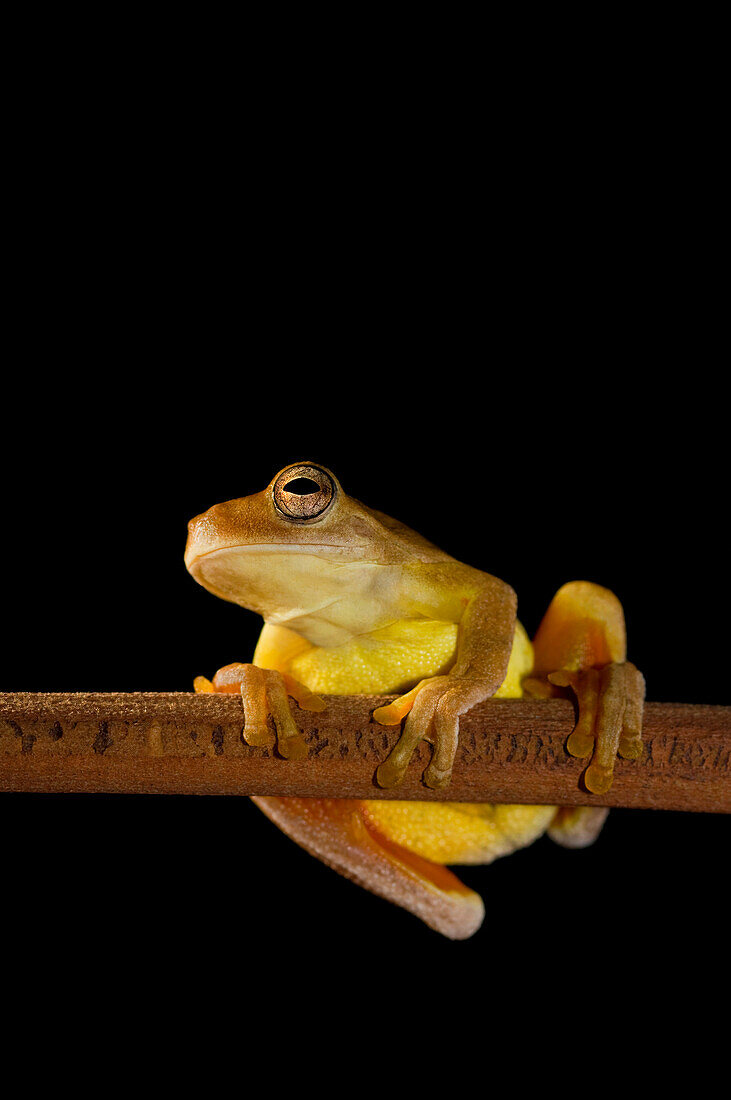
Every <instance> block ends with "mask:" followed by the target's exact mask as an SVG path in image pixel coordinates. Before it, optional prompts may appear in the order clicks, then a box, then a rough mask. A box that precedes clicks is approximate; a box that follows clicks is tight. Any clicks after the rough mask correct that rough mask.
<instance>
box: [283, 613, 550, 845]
mask: <svg viewBox="0 0 731 1100" xmlns="http://www.w3.org/2000/svg"><path fill="white" fill-rule="evenodd" d="M457 631H458V628H457V626H456V624H454V623H445V622H433V621H429V620H424V621H414V622H398V623H393V624H391V625H390V626H388V627H384V628H383V629H381V630H378V631H375V632H374V633H373V634H370V635H367V636H364V637H361V638H357V639H354V640H352V641H350V642H348V643H346V644H345V645H342V646H335V647H332V648H327V649H326V648H318V647H308V648H307V649H305V651H304V652H300V653H296V654H293V656H292V658H291V660H290V661H288V669H287V671H289V672H290V673H291V674H292V676H294V677H295V678H296V679H297V680H299V681H300V682H301V683H303V684H305V685H306V686H307V687H308V688H309V689H310V690H311V691H314V692H315V693H316V694H323V695H350V694H391V693H394V692H403V691H407V690H408V689H409V688H411V687H413V686H414V684H415V683H418V681H419V680H422V679H424V678H425V677H427V676H437V675H440V674H442V673H446V672H448V671H449V669H450V668H451V666H452V665H453V664H454V658H455V651H456V646H457ZM532 667H533V648H532V646H531V643H530V640H529V638H528V635H527V634H526V632H525V630H524V629H523V627H522V625H521V624H520V623H518V624H517V625H516V630H515V638H514V641H513V650H512V653H511V656H510V663H509V665H508V671H507V675H506V677H505V680H504V681H503V683H502V684H501V686H500V688H499V689H498V690H497V692H496V693H495V697H496V698H502V699H517V698H520V696H521V695H522V693H523V692H522V687H521V683H522V681H523V679H524V677H525V676H527V675H528V673H529V672H530V671H531V669H532ZM363 806H364V807H365V808H366V813H367V814H368V817H369V819H370V822H371V825H372V826H373V828H374V829H376V830H377V831H380V832H383V833H384V834H385V835H387V836H388V837H389V838H390V839H391V840H394V841H396V842H397V843H398V844H400V845H402V846H403V847H405V848H407V849H409V850H410V851H412V852H416V853H417V854H418V855H420V856H423V857H424V858H426V859H430V860H432V861H433V862H436V863H489V862H490V861H491V860H493V859H496V858H497V857H498V856H502V855H507V854H508V853H509V852H512V851H514V850H515V849H516V848H520V847H524V846H525V845H526V844H530V843H531V842H532V841H533V840H535V839H536V837H538V836H540V835H541V833H543V832H544V831H545V829H546V828H547V826H548V824H549V823H550V821H551V818H552V817H553V815H554V813H555V807H553V806H513V805H504V806H503V805H492V804H479V805H478V804H472V803H464V802H397V801H393V802H392V801H387V800H385V799H379V800H373V801H368V802H365V803H363Z"/></svg>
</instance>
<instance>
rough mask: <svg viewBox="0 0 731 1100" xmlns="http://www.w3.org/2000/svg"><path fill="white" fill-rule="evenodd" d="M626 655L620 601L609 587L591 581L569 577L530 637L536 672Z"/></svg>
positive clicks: (581, 666)
mask: <svg viewBox="0 0 731 1100" xmlns="http://www.w3.org/2000/svg"><path fill="white" fill-rule="evenodd" d="M626 655H627V634H626V630H625V624H624V611H623V610H622V605H621V603H620V602H619V600H618V599H617V597H616V596H615V595H614V593H613V592H610V591H609V589H608V588H602V587H601V586H600V585H598V584H592V583H591V582H590V581H570V582H569V584H565V585H564V586H563V587H562V588H560V589H559V590H558V592H557V593H556V595H555V596H554V597H553V599H552V600H551V603H550V604H549V607H548V610H547V611H546V614H545V615H544V616H543V620H542V622H541V625H540V626H539V627H538V630H537V632H536V636H535V638H534V639H533V661H534V666H533V667H534V671H535V672H536V673H548V672H555V671H556V670H557V669H560V668H567V669H571V670H572V671H574V672H578V671H580V670H581V669H585V668H594V667H597V668H598V667H600V666H601V665H608V664H611V663H612V662H613V661H624V660H626Z"/></svg>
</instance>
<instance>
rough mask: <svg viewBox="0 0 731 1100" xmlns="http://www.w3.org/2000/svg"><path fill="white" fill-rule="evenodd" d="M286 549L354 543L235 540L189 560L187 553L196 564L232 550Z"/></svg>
mask: <svg viewBox="0 0 731 1100" xmlns="http://www.w3.org/2000/svg"><path fill="white" fill-rule="evenodd" d="M273 549H278V550H280V551H281V550H284V552H285V553H289V554H305V553H307V551H308V550H349V549H352V545H350V546H348V545H347V544H346V543H344V542H343V543H341V542H337V543H335V542H310V543H302V544H297V543H294V544H293V543H291V542H253V543H252V542H234V543H232V544H231V545H230V546H218V547H216V549H215V550H206V551H205V553H203V554H196V555H195V557H193V558H191V559H190V561H189V562H188V558H187V555H186V562H188V564H190V565H195V563H196V562H199V561H203V559H204V558H210V557H213V556H214V555H215V554H225V553H227V552H228V551H230V550H243V551H254V550H273Z"/></svg>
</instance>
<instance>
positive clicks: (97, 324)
mask: <svg viewBox="0 0 731 1100" xmlns="http://www.w3.org/2000/svg"><path fill="white" fill-rule="evenodd" d="M113 198H114V201H113V203H112V204H111V205H110V204H109V203H105V202H103V201H102V202H98V200H95V199H94V198H93V197H92V196H87V202H88V203H89V204H90V206H88V207H86V208H85V213H84V215H83V217H82V216H81V215H80V213H79V211H78V210H77V209H76V208H75V207H73V206H72V207H71V213H72V215H73V216H72V217H71V218H70V219H69V218H65V219H64V218H61V217H60V216H59V211H58V210H56V211H55V212H54V211H51V212H50V213H48V212H47V211H46V212H45V213H44V212H43V211H41V212H39V217H38V221H37V223H36V226H35V229H34V231H33V233H32V234H31V247H29V248H28V249H27V250H25V251H24V252H23V253H22V255H21V256H19V258H18V276H17V280H16V289H15V291H14V294H13V302H12V306H13V309H14V310H15V317H14V322H13V325H14V337H15V340H14V350H13V352H12V357H11V359H10V369H9V370H8V372H7V374H6V379H5V382H4V387H5V392H4V394H3V408H2V422H3V432H2V439H1V441H0V446H2V450H3V493H4V505H3V513H4V520H3V524H2V539H1V542H0V547H1V550H2V563H1V564H2V576H3V585H4V591H3V616H2V621H3V656H2V666H1V667H0V679H1V683H0V687H1V688H2V690H5V691H15V690H29V691H45V690H52V691H62V690H101V691H113V690H121V691H135V690H146V691H155V690H177V691H181V690H189V689H190V688H191V686H192V681H193V677H194V676H195V675H196V674H198V673H203V674H206V675H209V676H210V675H211V674H212V673H213V672H214V671H215V669H216V668H218V667H219V666H221V665H223V664H226V663H228V662H230V661H233V660H246V659H248V658H249V657H250V655H251V653H252V650H253V646H254V643H255V640H256V636H257V633H258V629H259V622H258V620H257V619H256V617H255V616H254V615H253V614H249V613H247V612H245V611H243V610H241V609H239V608H237V607H235V606H233V605H229V604H225V603H223V602H221V601H218V600H216V599H215V598H214V597H213V596H211V595H210V594H208V593H207V592H205V591H204V590H203V589H202V588H200V587H198V586H197V585H196V584H195V583H194V582H193V581H192V579H191V578H190V577H189V576H188V574H187V573H186V571H185V569H184V566H183V561H182V554H183V546H184V542H185V531H186V521H187V520H188V519H189V518H190V517H191V516H193V515H195V514H196V513H198V512H200V511H202V510H204V509H205V508H207V507H208V506H209V505H210V504H212V503H214V502H216V501H220V500H225V499H229V498H231V497H235V496H240V495H245V494H247V493H249V492H252V491H256V490H259V489H260V488H263V487H264V486H265V485H266V484H267V482H268V481H269V480H270V478H271V477H272V476H273V474H274V473H275V472H276V471H277V470H278V469H279V468H280V467H282V466H283V465H285V464H286V463H288V462H290V461H294V460H297V459H301V458H311V459H314V460H316V461H320V462H323V463H325V464H326V465H328V466H330V467H331V468H332V469H333V470H334V471H335V472H336V474H337V475H338V477H339V479H340V480H341V482H342V484H343V487H344V489H345V491H346V492H348V493H350V494H352V495H354V496H356V497H358V498H359V499H361V500H363V501H364V502H365V503H367V504H369V505H371V506H373V507H375V508H378V509H380V510H382V511H385V512H387V513H390V514H392V515H394V516H396V517H398V518H399V519H401V520H402V521H404V522H406V523H408V524H409V525H411V526H413V527H414V528H415V529H416V530H418V531H420V532H421V533H423V534H424V535H426V536H427V537H429V538H430V539H432V540H433V541H435V542H436V543H438V544H439V545H441V546H442V547H443V548H444V549H445V550H447V551H448V552H449V553H450V554H452V555H454V556H456V557H458V558H460V559H463V560H465V561H467V562H470V563H471V564H474V565H475V566H478V567H480V568H482V569H485V570H487V571H489V572H492V573H494V574H496V575H498V576H500V577H502V578H503V579H505V580H506V581H508V582H510V584H512V585H513V587H514V588H515V589H516V591H517V592H518V597H519V614H520V617H521V619H522V621H523V622H524V624H525V626H526V627H527V628H528V630H529V631H532V630H534V629H535V627H536V626H537V624H538V622H539V620H540V617H541V615H542V613H543V611H544V610H545V608H546V606H547V604H548V601H549V600H550V598H551V596H552V594H553V592H554V591H555V590H556V589H557V588H558V587H559V586H560V585H561V584H562V583H564V582H565V581H566V580H569V579H577V578H582V579H590V580H594V581H597V582H600V583H602V584H604V585H607V586H608V587H610V588H612V589H613V590H614V591H615V592H616V593H617V595H618V596H619V597H620V599H621V600H622V602H623V603H624V606H625V609H626V614H627V622H628V631H629V654H630V657H631V658H632V659H633V660H634V661H635V662H636V663H637V664H638V666H639V667H640V668H642V670H643V671H644V673H645V675H646V679H647V684H648V697H649V698H650V699H653V700H668V701H671V700H674V701H689V702H707V703H728V702H729V695H728V686H727V660H726V648H727V647H726V645H725V642H724V635H723V630H724V628H725V623H726V621H727V616H728V588H727V575H726V536H725V528H724V527H723V525H722V520H723V514H724V512H725V510H726V502H725V496H726V491H725V487H724V480H725V452H726V432H727V428H726V424H725V413H724V410H723V408H722V407H721V396H720V393H719V374H718V370H719V367H718V363H719V361H718V359H717V358H716V351H715V332H714V330H713V317H712V316H709V311H710V314H712V312H713V300H714V299H713V294H714V291H713V286H712V285H711V283H710V282H708V281H707V280H704V279H703V278H702V277H701V276H699V274H698V264H697V263H689V262H688V251H687V248H685V246H683V248H681V247H680V245H682V244H683V242H682V241H681V242H680V245H679V244H678V240H677V237H676V238H673V240H670V239H669V238H668V237H667V235H666V233H665V232H664V224H663V223H662V222H661V220H658V221H657V222H653V220H652V219H650V220H649V221H648V222H647V223H643V226H642V233H639V231H638V224H639V223H638V222H637V221H632V222H623V221H622V218H621V217H619V216H616V217H612V216H611V214H608V215H606V219H605V221H604V222H603V223H602V224H601V225H598V224H597V223H596V222H594V223H592V225H593V228H592V232H591V233H590V234H589V235H588V236H587V235H585V234H584V233H583V231H582V230H581V225H582V224H583V223H582V219H581V217H580V216H577V219H576V221H575V222H574V223H573V224H574V230H573V233H571V234H569V235H568V236H567V232H566V229H565V224H563V223H562V224H561V225H559V224H557V223H556V222H555V221H552V219H551V218H549V217H548V214H547V211H546V210H545V209H544V210H542V211H541V210H530V211H529V209H528V207H527V206H525V207H522V208H521V205H520V202H518V209H519V212H520V213H521V215H522V216H521V219H520V229H517V228H516V224H517V223H516V221H515V220H514V219H512V220H511V219H507V220H506V219H505V218H502V219H501V218H500V217H498V216H496V221H497V223H498V228H499V229H500V230H501V233H500V234H498V237H496V239H495V240H494V241H492V242H491V244H490V247H489V248H488V244H487V242H486V241H485V239H484V238H482V237H481V238H480V240H479V242H476V243H475V244H474V246H473V245H472V244H471V238H470V236H469V232H468V230H469V229H470V227H469V226H468V225H466V224H465V225H463V224H461V223H459V221H457V222H455V224H454V226H452V228H451V230H450V233H449V234H447V237H446V239H445V240H441V239H440V240H436V239H435V237H434V236H433V235H428V234H425V233H424V231H423V222H422V220H421V219H420V218H419V217H417V216H416V213H415V212H414V211H413V210H412V211H411V212H410V213H405V214H404V215H403V219H402V220H401V221H398V219H396V220H395V221H394V220H393V219H391V220H390V221H389V222H388V223H387V224H381V223H380V222H379V218H378V217H377V216H376V213H374V212H373V211H369V209H368V208H365V209H364V210H363V211H361V212H359V215H358V217H354V216H351V217H350V220H349V222H348V224H349V226H350V230H349V232H348V234H347V235H344V236H343V237H342V238H340V237H339V236H338V234H337V233H335V234H331V235H330V236H328V238H327V241H324V240H323V239H322V237H321V235H320V233H319V232H318V225H317V224H313V223H311V222H308V221H307V219H305V218H304V217H303V212H302V210H299V212H298V211H297V210H296V209H288V208H287V207H286V204H284V205H282V206H281V207H280V208H279V211H278V213H279V217H278V218H277V219H276V222H273V221H272V220H271V218H270V219H266V218H264V219H262V218H261V217H259V216H258V215H257V214H256V212H254V213H253V214H252V215H251V219H252V223H253V225H254V228H255V230H256V233H255V234H254V236H255V238H256V240H255V241H254V240H253V237H252V238H251V239H250V238H249V237H248V236H247V234H246V233H243V232H242V231H241V227H237V230H236V232H229V229H230V227H229V226H228V225H227V223H226V222H225V219H224V218H223V216H222V215H221V216H217V213H216V211H217V208H216V207H215V205H214V206H213V207H212V212H211V213H210V221H209V222H206V224H205V226H196V227H194V228H193V229H189V230H188V231H185V232H183V230H182V220H183V219H184V215H185V206H184V204H177V205H176V203H175V201H174V196H172V197H171V198H170V203H171V205H168V206H162V207H160V206H156V205H154V204H153V205H147V204H146V202H145V201H144V200H138V201H137V202H136V203H135V202H132V203H131V204H130V202H129V201H127V200H125V199H124V198H123V197H122V196H120V194H118V193H116V192H115V193H114V196H113ZM230 198H231V196H229V197H228V199H229V200H230ZM95 202H97V205H96V206H95V205H94V203H95ZM224 205H225V200H224ZM88 209H91V210H92V211H93V212H94V211H95V212H96V214H97V215H98V220H96V219H95V216H94V215H93V214H92V215H91V216H90V215H89V214H88ZM171 210H172V211H174V213H171ZM585 213H587V214H588V212H585ZM351 214H352V212H351ZM455 217H456V215H455ZM334 220H335V222H337V216H336V215H334ZM100 226H101V228H99V227H100ZM303 226H304V228H303ZM547 227H548V228H547ZM673 242H674V243H673ZM691 253H692V249H691ZM692 259H693V256H692V254H691V260H692ZM0 821H2V830H3V836H4V837H5V851H4V856H3V877H4V883H5V887H6V891H7V892H8V893H7V896H8V897H10V898H12V905H10V906H9V907H8V908H6V910H5V913H4V917H5V920H6V922H7V924H8V927H9V928H11V929H15V928H22V927H26V926H27V925H28V923H29V922H30V923H31V924H36V925H37V924H38V923H39V922H40V925H41V926H42V927H43V928H45V929H46V932H48V930H49V929H52V930H53V935H52V936H51V939H48V938H46V939H45V940H44V941H43V942H44V943H45V944H46V947H45V950H46V953H47V954H46V957H45V961H46V963H47V964H48V965H54V960H56V963H57V962H58V958H57V955H56V953H55V948H54V946H53V945H54V944H55V943H57V942H60V941H63V942H65V943H66V944H67V945H68V944H71V945H72V947H73V950H72V956H73V958H74V959H75V963H74V966H76V967H77V968H78V967H82V968H83V967H84V966H87V967H89V968H91V969H93V967H94V965H95V962H94V960H95V958H97V957H98V956H97V951H98V949H99V948H100V945H104V951H105V955H104V958H105V965H106V966H107V967H109V966H111V967H118V968H119V972H121V971H122V969H123V968H124V967H125V966H127V965H129V966H130V967H131V971H130V972H131V973H139V972H140V968H142V969H143V970H144V972H145V974H146V975H147V976H148V978H149V977H150V976H152V977H153V978H155V979H156V980H157V979H159V980H160V981H164V982H167V983H171V982H172V983H174V982H176V981H182V979H181V978H180V974H181V972H185V973H187V974H190V968H189V963H190V959H191V958H193V959H194V960H196V961H195V968H194V969H195V970H196V972H197V974H198V977H199V978H200V977H201V976H203V977H204V979H209V978H211V977H219V978H221V980H224V979H225V980H230V981H231V982H232V983H238V982H240V981H244V980H245V979H246V975H247V974H248V973H249V970H248V968H249V967H250V964H251V960H252V958H254V957H255V956H256V955H257V954H261V953H263V954H265V955H266V957H267V959H268V960H269V961H270V964H271V965H273V966H274V973H275V975H279V974H280V973H283V972H280V970H278V969H277V967H278V966H280V965H282V960H283V959H284V960H286V962H285V963H284V964H283V965H285V966H286V970H287V975H288V977H287V980H288V981H295V982H300V981H301V982H307V981H308V980H310V979H312V980H316V981H318V982H320V983H323V982H324V983H326V984H327V983H328V982H331V983H333V984H334V985H337V984H338V983H341V982H343V981H347V982H348V983H349V988H358V987H359V986H360V985H363V984H364V983H370V982H378V981H379V980H380V979H381V978H382V977H383V976H384V975H385V974H387V973H390V972H391V970H390V968H392V967H395V968H396V970H397V972H398V973H399V974H400V975H402V976H406V977H408V978H409V980H411V979H414V980H426V979H427V978H428V976H429V975H432V977H433V976H434V975H436V974H444V973H447V974H450V975H452V976H453V978H454V980H455V981H458V980H459V979H460V977H462V978H465V979H469V976H470V974H474V973H477V972H480V973H486V972H488V968H489V973H490V974H491V975H492V979H493V981H494V982H495V983H497V985H498V986H499V987H501V988H505V986H506V984H510V983H513V984H514V985H515V986H516V988H525V987H526V983H527V987H528V988H535V989H538V988H540V989H541V990H542V992H543V994H545V992H546V990H548V991H550V990H555V989H556V988H557V987H558V986H560V984H561V982H562V981H564V980H566V976H567V975H569V976H570V980H571V981H573V978H574V974H576V975H578V976H579V979H578V980H579V981H580V982H583V981H588V978H587V973H588V971H589V970H590V969H591V966H592V965H593V964H590V963H589V961H588V960H589V959H590V957H591V956H592V955H593V953H594V951H595V946H594V945H597V946H596V951H597V952H598V954H599V957H600V961H601V967H602V968H603V969H602V970H601V974H600V978H601V980H605V979H606V975H607V973H608V972H611V973H616V971H617V969H619V970H621V971H622V972H623V973H624V974H625V975H627V976H629V979H630V980H631V981H637V982H648V981H650V982H655V983H658V982H659V983H662V982H663V981H665V980H667V978H668V974H669V973H670V970H669V969H668V966H669V963H668V960H669V959H671V958H672V957H673V956H674V955H677V952H678V951H680V954H681V958H683V959H685V958H686V955H685V954H684V951H685V947H687V945H688V944H691V943H693V942H694V941H696V940H697V939H698V938H699V937H707V936H711V937H712V938H713V937H717V936H718V934H719V931H720V927H721V916H720V896H721V894H720V892H721V888H722V884H723V874H724V867H725V864H726V860H727V845H728V840H729V829H728V820H727V819H725V818H723V817H720V816H700V815H698V816H696V815H691V814H673V813H657V812H650V811H645V812H633V811H616V812H613V813H612V814H611V815H610V818H609V821H608V824H607V826H606V827H605V830H604V832H603V833H602V835H601V837H600V838H599V840H598V841H597V843H596V844H595V845H594V846H593V847H592V848H589V849H587V850H585V851H581V852H570V851H565V850H563V849H560V848H557V847H556V846H554V845H553V844H551V843H550V842H549V841H548V840H546V839H543V840H541V841H539V842H538V843H536V844H535V845H534V846H533V847H531V848H529V849H527V850H525V851H523V852H520V853H517V854H515V855H514V856H512V857H509V858H507V859H505V860H501V861H499V862H497V863H496V864H494V865H493V866H491V867H484V868H469V869H465V870H464V871H463V872H460V873H461V874H462V877H463V878H464V879H465V881H467V882H468V883H469V884H470V885H471V886H472V887H474V888H475V889H476V890H478V891H479V892H480V893H481V894H482V895H483V896H484V898H485V902H486V906H487V919H486V922H485V925H484V927H483V929H482V930H481V931H480V932H479V933H478V934H477V935H476V936H475V937H474V938H473V939H472V940H471V941H469V942H467V943H463V944H456V945H453V944H449V943H448V942H447V941H444V940H442V939H441V938H439V937H438V936H436V934H435V933H432V932H430V931H429V930H427V929H426V928H425V927H423V926H422V925H421V924H420V923H419V922H418V921H417V920H415V919H414V918H413V917H411V916H409V915H408V914H406V913H404V912H402V911H400V910H398V909H396V908H394V907H391V906H390V905H388V904H387V903H385V902H383V901H381V900H379V899H376V898H374V897H372V896H371V895H369V894H367V893H365V892H364V891H362V890H360V889H358V888H356V887H355V886H353V885H351V884H349V883H347V882H346V881H345V880H344V879H342V878H340V877H339V876H337V875H336V874H335V873H333V872H332V871H330V870H328V869H327V868H325V867H324V866H323V865H322V864H320V863H319V862H318V861H316V860H314V859H312V858H311V857H310V856H308V855H306V854H305V853H303V852H302V851H300V850H299V849H298V848H297V847H296V846H295V845H294V843H292V842H291V841H290V840H289V839H287V838H286V837H285V836H283V835H282V834H280V833H279V832H278V831H277V830H276V829H275V827H274V826H273V825H271V824H270V823H269V822H268V821H267V820H266V819H265V818H264V817H263V815H261V814H260V813H259V812H258V811H257V810H256V809H255V808H254V806H253V805H252V804H251V803H250V802H249V801H248V800H244V799H241V800H239V799H235V798H228V799H225V798H220V799H216V798H172V797H170V798H153V797H131V796H130V797H102V796H87V797H71V796H68V797H52V796H23V795H4V796H2V797H0ZM684 945H685V947H684ZM687 957H688V959H690V955H688V956H687ZM66 958H68V955H67V956H66ZM272 960H273V961H272ZM394 960H395V961H394ZM688 965H690V962H688ZM186 968H187V969H186ZM475 968H477V970H476V969H475ZM480 968H484V969H480ZM277 980H279V979H277ZM281 980H284V978H283V977H282V979H281Z"/></svg>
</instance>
